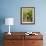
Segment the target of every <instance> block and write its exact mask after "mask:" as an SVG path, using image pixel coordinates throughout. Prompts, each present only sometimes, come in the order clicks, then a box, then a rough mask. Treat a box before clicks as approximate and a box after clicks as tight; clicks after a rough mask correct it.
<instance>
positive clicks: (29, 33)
mask: <svg viewBox="0 0 46 46" xmlns="http://www.w3.org/2000/svg"><path fill="white" fill-rule="evenodd" d="M25 35H38V34H37V33H35V32H34V33H33V32H26V33H25Z"/></svg>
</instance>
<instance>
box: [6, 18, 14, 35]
mask: <svg viewBox="0 0 46 46" xmlns="http://www.w3.org/2000/svg"><path fill="white" fill-rule="evenodd" d="M5 25H9V32H8V34H9V35H11V33H10V26H11V25H14V18H5Z"/></svg>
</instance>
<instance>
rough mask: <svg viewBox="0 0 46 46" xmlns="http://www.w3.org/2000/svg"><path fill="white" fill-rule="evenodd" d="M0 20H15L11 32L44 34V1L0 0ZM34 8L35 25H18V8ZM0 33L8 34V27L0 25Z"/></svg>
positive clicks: (45, 22)
mask: <svg viewBox="0 0 46 46" xmlns="http://www.w3.org/2000/svg"><path fill="white" fill-rule="evenodd" d="M0 4H1V5H0V18H1V19H4V18H6V17H13V18H15V24H14V26H12V27H11V31H12V32H14V31H15V32H16V31H17V32H20V31H21V32H24V31H25V32H27V31H29V32H31V31H32V32H33V31H40V32H46V0H0ZM21 7H35V24H34V25H22V24H21V23H20V8H21ZM0 25H1V26H0V32H8V26H6V25H5V24H4V23H3V24H2V23H1V24H0Z"/></svg>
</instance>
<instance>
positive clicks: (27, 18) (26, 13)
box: [21, 7, 35, 24]
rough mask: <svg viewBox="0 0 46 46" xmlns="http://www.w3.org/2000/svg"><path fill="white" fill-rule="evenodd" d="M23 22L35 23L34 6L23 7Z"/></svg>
mask: <svg viewBox="0 0 46 46" xmlns="http://www.w3.org/2000/svg"><path fill="white" fill-rule="evenodd" d="M21 24H35V8H34V7H21Z"/></svg>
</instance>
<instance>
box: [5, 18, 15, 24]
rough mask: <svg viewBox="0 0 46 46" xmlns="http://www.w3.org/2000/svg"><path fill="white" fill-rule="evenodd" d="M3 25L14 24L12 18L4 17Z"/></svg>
mask: <svg viewBox="0 0 46 46" xmlns="http://www.w3.org/2000/svg"><path fill="white" fill-rule="evenodd" d="M5 25H14V18H5Z"/></svg>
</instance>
